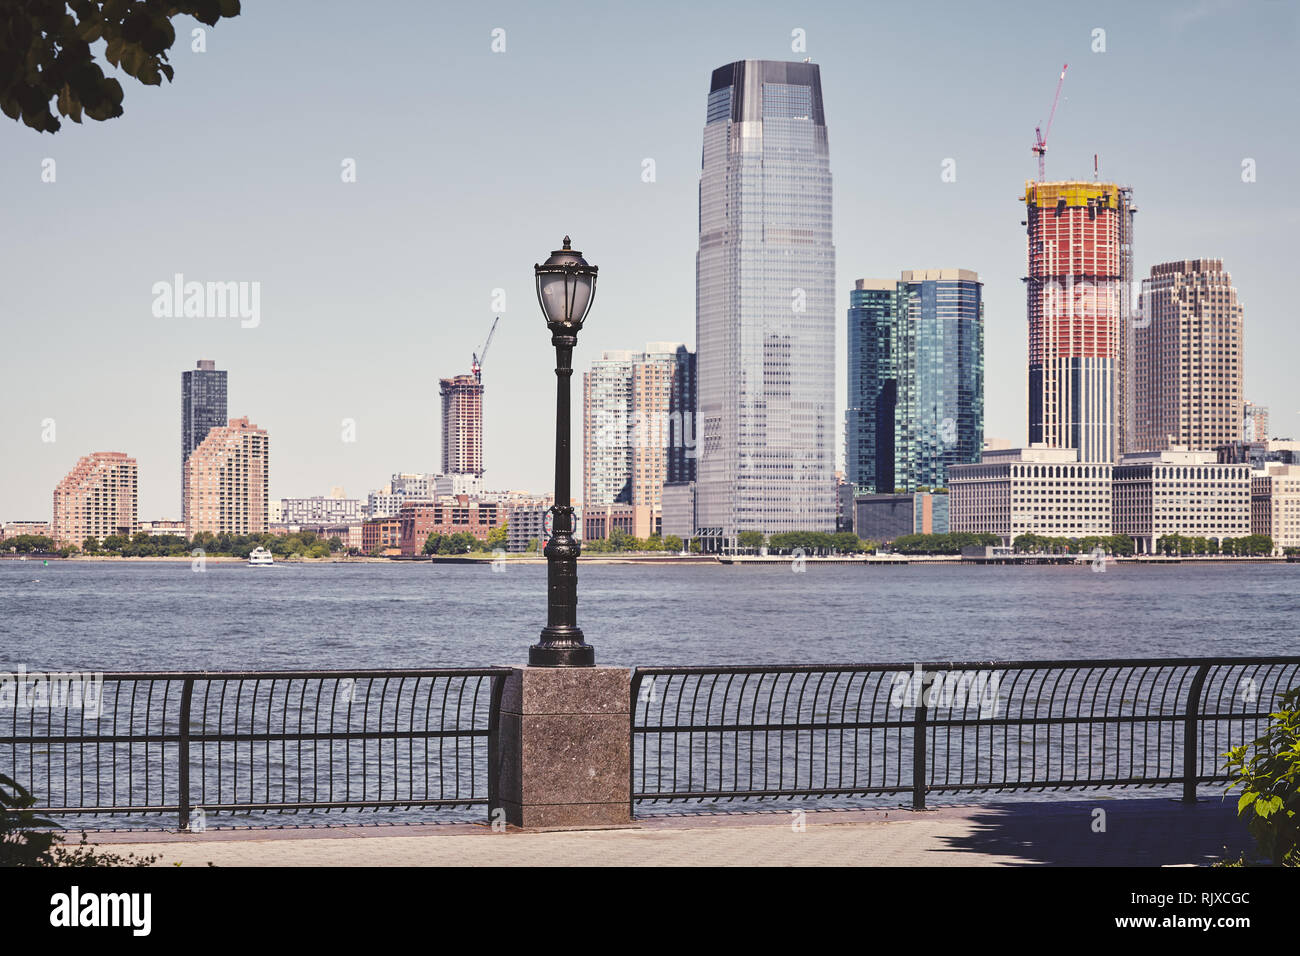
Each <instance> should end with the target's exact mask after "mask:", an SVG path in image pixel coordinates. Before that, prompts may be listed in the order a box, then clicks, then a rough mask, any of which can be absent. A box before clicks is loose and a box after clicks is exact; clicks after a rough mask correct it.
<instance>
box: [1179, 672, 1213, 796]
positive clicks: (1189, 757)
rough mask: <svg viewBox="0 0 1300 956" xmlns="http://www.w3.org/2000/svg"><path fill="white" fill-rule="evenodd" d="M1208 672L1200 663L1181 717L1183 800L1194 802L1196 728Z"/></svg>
mask: <svg viewBox="0 0 1300 956" xmlns="http://www.w3.org/2000/svg"><path fill="white" fill-rule="evenodd" d="M1209 673H1210V665H1209V664H1202V665H1201V666H1200V667H1198V668H1197V669H1196V676H1195V677H1193V678H1192V688H1191V690H1190V691H1188V693H1187V713H1186V714H1185V715H1184V717H1183V802H1184V803H1195V802H1196V777H1197V773H1196V770H1197V764H1199V763H1200V748H1199V746H1198V744H1199V743H1200V737H1199V735H1198V734H1197V729H1198V727H1199V724H1200V718H1201V688H1202V687H1204V686H1205V678H1206V677H1207V676H1208V675H1209Z"/></svg>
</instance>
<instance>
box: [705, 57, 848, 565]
mask: <svg viewBox="0 0 1300 956" xmlns="http://www.w3.org/2000/svg"><path fill="white" fill-rule="evenodd" d="M699 227H700V248H699V254H698V256H697V259H696V335H697V346H698V359H697V362H698V369H697V371H698V401H699V412H700V419H701V422H702V436H701V438H702V441H701V444H702V452H701V455H700V458H699V460H698V469H697V480H696V494H697V498H696V523H697V526H698V530H699V531H700V532H701V534H703V535H704V536H705V537H706V538H708V539H709V541H708V542H707V543H708V544H711V545H717V544H723V543H726V542H729V541H733V540H734V538H735V536H736V534H737V533H738V532H740V531H761V532H764V533H768V534H771V533H779V532H784V531H833V530H834V529H835V450H834V431H835V421H834V419H835V411H834V409H835V374H834V368H835V247H834V245H833V244H832V242H831V173H830V159H829V152H828V148H827V138H826V120H825V113H824V111H823V107H822V90H821V73H820V70H819V68H818V66H817V65H816V64H813V63H784V62H775V61H768V60H743V61H739V62H736V63H731V64H729V65H727V66H724V67H720V68H719V69H717V70H714V71H713V79H712V83H711V84H710V87H709V97H708V107H707V112H706V118H705V127H704V150H703V160H702V172H701V176H700V220H699Z"/></svg>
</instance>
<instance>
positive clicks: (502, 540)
mask: <svg viewBox="0 0 1300 956" xmlns="http://www.w3.org/2000/svg"><path fill="white" fill-rule="evenodd" d="M509 540H510V529H509V527H508V523H507V522H502V523H501V524H499V525H497V526H496V527H495V528H493V529H492V530H491V531H489V532H488V536H487V547H488V550H489V551H495V550H497V549H498V548H504V547H505V546H506V544H507V542H508V541H509Z"/></svg>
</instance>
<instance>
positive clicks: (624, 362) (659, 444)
mask: <svg viewBox="0 0 1300 956" xmlns="http://www.w3.org/2000/svg"><path fill="white" fill-rule="evenodd" d="M689 357H690V352H688V351H687V350H686V348H685V347H684V346H682V345H679V344H677V343H676V342H651V343H650V344H649V345H647V346H646V349H645V351H644V352H631V351H616V352H605V353H604V354H603V355H602V356H601V357H600V359H598V360H597V361H595V362H592V365H591V371H589V372H586V373H585V374H584V375H583V377H582V391H583V439H582V450H583V468H582V477H583V481H582V502H583V505H584V506H585V507H592V506H597V505H608V504H630V505H636V506H645V507H649V508H650V509H652V513H655V514H657V513H659V512H660V510H661V508H662V504H663V499H662V494H663V485H664V482H665V481H667V480H668V464H669V459H670V457H671V455H670V450H671V449H670V442H671V439H672V432H673V428H672V415H671V409H672V403H673V394H674V392H675V391H676V390H677V388H678V382H679V380H680V379H681V378H682V377H684V376H685V375H686V374H688V372H689V367H687V369H685V370H683V369H682V366H683V364H687V365H689Z"/></svg>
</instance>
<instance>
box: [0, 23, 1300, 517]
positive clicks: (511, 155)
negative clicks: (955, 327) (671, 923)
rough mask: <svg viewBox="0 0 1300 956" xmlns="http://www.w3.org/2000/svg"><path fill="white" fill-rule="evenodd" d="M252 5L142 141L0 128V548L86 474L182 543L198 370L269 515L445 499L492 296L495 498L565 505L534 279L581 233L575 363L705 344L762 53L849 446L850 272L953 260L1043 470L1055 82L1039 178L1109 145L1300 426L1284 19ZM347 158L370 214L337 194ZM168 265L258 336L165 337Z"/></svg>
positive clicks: (1271, 395) (1007, 431)
mask: <svg viewBox="0 0 1300 956" xmlns="http://www.w3.org/2000/svg"><path fill="white" fill-rule="evenodd" d="M244 7H245V12H244V13H243V15H241V16H240V17H239V18H238V19H236V20H233V21H230V22H228V23H227V22H222V23H221V24H219V25H218V26H217V27H216V28H214V29H211V30H209V31H208V35H207V52H206V53H204V54H195V53H192V52H191V51H190V49H189V43H188V42H187V41H188V37H189V30H190V28H191V27H192V26H193V24H191V23H189V22H188V21H178V27H179V29H178V33H179V34H180V38H179V39H178V42H177V48H176V49H175V51H174V52H173V57H172V62H173V63H174V65H175V67H176V81H175V83H173V84H171V85H164V86H163V87H162V88H145V87H141V86H140V85H139V84H137V83H135V81H133V80H131V79H129V78H125V77H124V78H123V85H124V87H125V89H126V101H125V107H126V115H125V116H124V117H123V118H121V119H117V120H112V121H110V122H107V123H93V122H87V123H86V124H85V125H84V126H77V125H75V124H73V123H71V122H67V121H65V123H64V129H63V131H62V132H60V133H58V134H56V135H54V136H50V135H48V134H46V135H40V134H37V133H35V132H32V131H30V130H28V129H27V128H26V127H21V126H19V125H17V124H15V123H13V122H12V121H10V120H8V119H7V118H0V190H3V208H4V212H5V215H4V225H5V228H4V230H3V239H0V242H3V248H2V249H0V263H2V265H0V269H2V270H3V273H2V276H3V281H4V290H5V294H4V296H3V300H2V302H0V315H2V316H3V329H4V339H3V341H4V346H5V347H4V363H3V365H4V370H5V375H4V380H5V386H6V390H5V397H4V401H3V403H0V461H3V463H4V467H3V469H0V519H3V520H13V519H19V518H27V517H30V518H36V519H45V518H48V517H49V513H50V496H51V491H52V490H53V487H54V485H55V484H56V483H57V482H58V480H59V479H60V478H61V477H62V476H63V475H64V474H65V473H66V472H67V471H68V470H69V469H70V468H71V467H72V465H73V464H74V463H75V462H76V460H77V458H78V457H79V456H81V455H83V454H86V453H88V452H91V451H99V450H112V451H125V452H127V453H129V454H131V455H134V456H135V457H136V458H138V459H139V462H140V502H139V505H140V517H141V518H142V519H153V518H162V517H170V518H176V517H179V513H180V504H179V485H180V481H179V476H180V461H179V459H180V454H179V446H180V421H179V417H180V415H179V396H180V373H181V371H182V370H184V369H186V368H192V367H193V365H194V362H195V360H196V359H198V358H212V359H215V360H216V361H217V363H218V367H220V368H225V369H228V370H229V373H230V414H231V415H232V416H240V415H249V416H250V417H251V418H252V420H253V421H254V422H256V423H257V424H259V425H262V426H263V427H265V428H267V429H269V431H270V433H271V442H272V482H271V494H272V496H273V497H284V496H298V495H311V494H325V493H328V490H329V488H330V487H331V486H333V485H342V486H344V487H345V488H346V489H347V492H348V493H349V494H351V495H362V494H364V493H365V491H366V490H367V489H368V488H371V487H374V486H376V485H378V484H381V483H382V482H383V481H384V480H385V478H386V476H387V475H388V474H389V473H391V472H394V471H434V470H437V467H438V463H439V455H440V453H439V445H438V412H439V408H438V394H437V380H438V378H439V377H440V376H445V375H452V374H457V373H464V372H467V371H468V370H469V362H470V353H471V352H472V351H473V350H475V349H477V348H478V347H479V345H480V344H481V342H482V340H483V338H484V336H485V335H486V334H487V330H488V327H489V325H490V323H491V318H492V313H491V305H492V300H491V296H492V291H493V289H495V288H504V289H505V290H506V293H507V300H506V312H505V314H504V316H503V318H502V321H501V325H500V328H499V329H498V331H497V336H496V341H495V342H494V344H493V346H492V351H491V354H490V356H489V357H488V361H487V364H486V367H485V370H484V383H485V385H486V389H487V392H486V399H485V401H486V411H485V415H486V425H485V431H486V434H485V444H486V464H487V469H488V485H489V486H490V487H493V488H507V487H509V488H529V489H533V490H537V491H541V490H544V489H546V488H548V487H549V486H550V475H551V447H552V446H551V441H552V437H551V436H552V427H553V426H552V420H553V419H552V415H553V411H552V410H553V400H552V390H553V382H554V378H553V375H552V373H551V371H550V369H551V367H552V366H551V358H552V353H551V350H550V347H549V343H548V339H547V335H546V333H545V330H544V327H543V324H542V320H541V318H540V316H539V313H538V310H537V306H536V302H535V299H534V297H533V292H532V265H533V263H534V262H536V261H538V260H540V259H541V258H544V257H545V256H546V254H547V253H548V252H549V250H551V249H552V248H555V247H556V245H557V243H558V241H559V239H560V238H561V237H562V236H563V235H564V234H565V233H566V232H568V233H570V234H572V236H573V238H574V242H575V245H576V246H578V247H579V248H581V249H582V250H583V251H584V252H586V253H587V254H588V257H589V259H590V260H591V261H592V262H595V263H596V264H598V265H599V266H600V269H601V280H600V289H599V292H598V295H597V298H596V303H595V307H594V309H593V311H592V313H591V316H590V318H589V322H588V327H587V329H586V330H584V332H583V333H582V338H581V340H580V343H579V351H578V355H577V357H576V362H577V365H578V368H579V370H581V369H583V368H585V367H586V365H587V363H588V362H589V361H590V360H591V359H592V358H594V357H596V356H597V355H598V353H599V352H600V351H601V350H604V349H615V348H636V347H638V346H640V345H642V344H644V343H645V342H647V341H660V340H679V341H684V342H687V343H688V344H690V345H691V346H692V347H693V346H694V329H695V314H694V313H695V266H694V257H695V250H696V240H697V235H696V227H697V220H696V215H697V209H696V205H697V180H698V174H699V161H700V143H701V132H702V127H703V123H704V108H705V98H706V94H707V92H708V82H709V74H710V72H711V71H712V70H713V69H714V68H715V67H717V66H720V65H722V64H725V63H728V62H730V61H732V60H737V59H743V58H750V57H752V58H770V59H792V60H797V59H802V58H803V57H804V56H805V55H806V56H809V57H811V58H812V59H813V60H814V61H815V62H817V63H819V64H821V68H822V83H823V88H824V94H825V102H826V117H827V125H828V127H829V131H830V147H831V169H832V173H833V175H834V181H835V243H836V247H837V260H838V266H837V275H836V286H837V288H838V290H839V302H838V304H837V312H838V314H839V316H840V319H839V322H840V355H839V358H838V360H837V365H838V367H837V368H836V369H835V374H836V378H837V383H838V389H837V392H838V394H839V396H840V403H841V411H840V412H839V413H838V414H839V420H837V428H839V427H840V425H839V421H842V404H843V395H844V383H845V373H844V367H843V366H844V353H843V348H844V318H843V315H844V310H845V309H846V308H847V304H848V290H849V289H850V288H851V287H852V284H853V280H854V279H855V278H857V277H860V276H893V275H896V274H897V273H898V271H899V270H901V269H910V268H927V267H940V266H947V267H962V268H968V269H975V270H977V271H978V272H979V273H980V275H981V277H982V278H983V280H984V282H985V301H986V322H987V334H986V343H987V360H986V367H987V373H986V382H987V423H986V433H987V434H988V435H990V436H1000V437H1006V438H1010V439H1011V440H1012V441H1013V442H1017V443H1019V442H1022V441H1024V438H1025V354H1026V344H1025V305H1024V292H1023V289H1022V284H1021V282H1020V277H1021V276H1022V275H1023V273H1024V267H1025V266H1024V258H1025V250H1024V244H1025V238H1024V230H1023V228H1022V227H1021V226H1020V225H1019V221H1020V219H1021V218H1022V215H1021V209H1020V207H1019V204H1018V201H1017V200H1018V197H1019V195H1020V192H1021V190H1022V188H1023V183H1024V180H1025V179H1026V178H1030V177H1032V176H1033V175H1034V169H1035V166H1034V157H1033V155H1032V154H1031V152H1030V149H1029V147H1030V145H1031V143H1032V141H1033V131H1034V126H1035V125H1036V124H1037V123H1040V122H1042V121H1043V120H1045V119H1046V115H1047V111H1048V107H1049V105H1050V101H1051V96H1052V92H1053V89H1054V87H1055V83H1056V77H1057V73H1058V72H1059V71H1060V68H1061V64H1062V63H1064V62H1067V61H1068V62H1069V64H1070V70H1069V75H1068V77H1067V79H1066V84H1065V92H1064V95H1063V97H1062V102H1061V106H1060V109H1059V111H1058V113H1057V117H1056V124H1055V127H1054V129H1053V130H1052V135H1051V139H1050V151H1049V153H1048V176H1049V178H1066V177H1080V178H1087V177H1090V176H1091V173H1092V156H1093V154H1094V153H1100V155H1101V172H1102V175H1103V177H1104V178H1107V179H1114V180H1118V181H1120V182H1124V183H1129V184H1131V185H1132V186H1133V187H1134V189H1135V197H1136V202H1137V205H1138V208H1139V210H1140V212H1139V213H1138V216H1137V224H1136V242H1135V256H1136V260H1137V261H1136V267H1137V271H1138V274H1145V272H1146V271H1147V269H1148V268H1149V267H1150V266H1151V264H1153V263H1155V262H1160V261H1165V260H1169V259H1180V258H1191V257H1196V256H1211V257H1221V258H1222V259H1224V261H1225V263H1226V265H1227V267H1228V269H1229V270H1230V271H1231V272H1232V276H1233V279H1234V281H1235V284H1236V285H1237V287H1238V290H1239V292H1240V295H1241V298H1242V301H1243V302H1244V304H1245V309H1246V324H1247V332H1246V374H1247V396H1248V397H1249V398H1251V399H1252V400H1254V401H1256V402H1260V403H1264V404H1267V405H1269V406H1271V408H1272V414H1273V422H1274V426H1273V431H1274V433H1275V434H1279V435H1297V434H1298V433H1300V418H1297V409H1300V396H1297V394H1296V392H1297V386H1296V374H1295V357H1296V348H1295V346H1296V341H1297V339H1296V332H1295V313H1296V296H1297V287H1296V267H1295V263H1296V254H1297V241H1296V236H1297V234H1300V216H1298V215H1297V212H1298V209H1300V186H1298V185H1297V183H1298V182H1300V180H1298V178H1297V174H1296V172H1295V168H1294V167H1295V158H1296V154H1297V147H1298V146H1300V136H1298V135H1297V119H1296V117H1297V111H1296V109H1295V102H1294V101H1295V89H1296V83H1295V77H1294V70H1295V61H1296V58H1297V52H1298V51H1297V37H1298V35H1300V33H1298V30H1297V17H1296V11H1297V4H1294V3H1287V2H1275V0H1255V2H1248V0H1242V2H1227V0H1222V2H1220V0H1199V2H1186V3H1183V2H1170V3H1150V4H1147V3H1144V4H1141V5H1135V4H1130V3H1105V2H1091V3H1087V4H1083V3H1072V4H1055V3H1041V2H1039V3H1029V2H1027V3H1022V4H1013V3H997V4H973V3H968V2H954V3H929V4H924V3H923V4H901V3H893V4H863V3H857V2H853V3H822V4H817V3H813V4H809V5H807V6H800V5H791V4H788V3H781V4H775V3H754V2H744V3H740V2H737V3H706V4H701V3H672V2H667V3H655V4H625V5H618V6H617V7H615V6H614V5H610V4H597V3H566V4H562V5H558V6H557V5H554V4H545V5H541V4H525V3H493V4H486V3H485V4H477V5H459V4H454V5H453V4H430V3H426V2H389V3H373V4H357V3H355V2H347V3H344V2H333V0H331V2H312V3H307V2H305V0H293V2H289V0H279V2H276V3H258V2H251V0H246V2H245V4H244ZM498 27H499V28H502V29H504V30H505V31H506V33H505V37H506V51H505V52H504V53H493V52H492V51H491V43H492V35H491V34H492V31H493V29H494V28H498ZM796 28H799V29H803V30H804V31H806V36H807V51H806V53H802V52H800V53H796V52H792V51H791V31H792V30H794V29H796ZM1096 28H1101V29H1103V30H1105V43H1106V51H1105V52H1104V53H1094V52H1092V49H1091V48H1092V46H1093V42H1094V41H1093V31H1094V29H1096ZM47 157H49V158H53V159H54V160H55V161H56V163H57V181H56V182H55V183H53V184H47V183H42V182H41V164H42V160H43V159H45V158H47ZM348 157H350V158H354V159H355V160H356V162H357V173H358V181H357V182H356V183H355V184H344V183H342V182H341V181H340V170H341V166H340V164H341V163H342V161H343V160H344V158H348ZM950 157H951V158H953V159H955V160H956V163H957V167H956V168H957V181H956V182H955V183H944V182H942V181H941V178H940V171H941V164H942V163H943V161H944V160H945V159H946V158H950ZM645 158H653V159H654V160H655V164H656V172H657V181H656V182H654V183H644V182H642V180H641V170H642V160H643V159H645ZM1244 158H1252V159H1254V160H1255V162H1256V168H1257V181H1256V182H1254V183H1249V184H1247V183H1243V182H1242V180H1241V163H1242V160H1243V159H1244ZM175 273H183V274H184V275H185V276H186V278H187V279H197V280H201V281H208V280H213V281H249V282H251V281H257V282H260V283H261V323H260V325H259V326H258V327H257V328H251V329H245V328H241V327H240V324H239V322H238V321H237V320H234V319H194V318H191V319H185V318H156V317H154V315H153V313H152V310H151V305H152V302H153V295H152V293H151V287H152V285H153V284H154V283H155V282H159V281H170V279H171V277H172V276H173V274H175ZM47 418H52V419H54V420H55V423H56V429H57V431H56V441H54V442H53V443H45V442H42V440H41V437H42V421H43V420H44V419H47ZM344 418H351V419H355V421H356V429H357V432H356V436H357V440H356V442H355V443H345V442H343V441H342V440H341V437H340V436H341V427H340V422H341V420H342V419H344ZM575 446H576V447H577V448H579V449H580V447H581V445H580V443H578V442H577V441H576V430H575ZM574 467H575V476H576V475H577V474H578V472H577V471H576V469H580V467H581V455H580V452H579V453H578V454H575V456H574ZM575 486H578V482H577V479H576V477H575Z"/></svg>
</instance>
